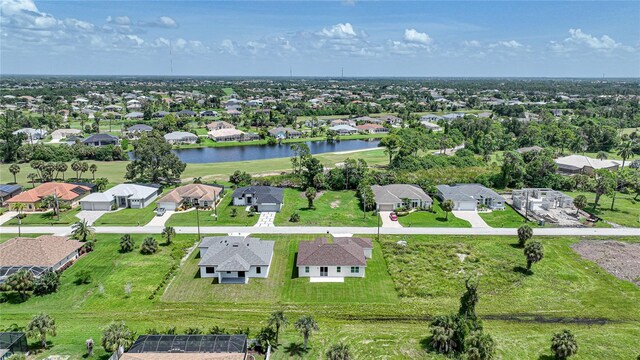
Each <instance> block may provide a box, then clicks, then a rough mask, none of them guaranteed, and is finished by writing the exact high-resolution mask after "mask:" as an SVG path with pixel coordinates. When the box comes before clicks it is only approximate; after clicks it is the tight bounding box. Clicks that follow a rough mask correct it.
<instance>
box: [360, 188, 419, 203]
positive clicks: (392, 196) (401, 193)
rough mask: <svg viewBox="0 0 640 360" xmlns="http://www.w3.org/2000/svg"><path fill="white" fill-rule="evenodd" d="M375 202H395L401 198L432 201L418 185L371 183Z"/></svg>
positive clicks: (400, 200)
mask: <svg viewBox="0 0 640 360" xmlns="http://www.w3.org/2000/svg"><path fill="white" fill-rule="evenodd" d="M371 190H372V191H373V195H374V197H375V199H376V204H397V203H399V202H402V199H405V198H409V199H411V200H414V199H420V200H422V201H432V199H431V197H429V195H427V193H425V192H424V190H422V189H421V188H420V187H419V186H417V185H408V184H391V185H385V186H380V185H373V186H371Z"/></svg>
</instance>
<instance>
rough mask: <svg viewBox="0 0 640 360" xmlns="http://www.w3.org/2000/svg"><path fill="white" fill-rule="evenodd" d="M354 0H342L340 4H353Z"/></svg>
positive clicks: (354, 3)
mask: <svg viewBox="0 0 640 360" xmlns="http://www.w3.org/2000/svg"><path fill="white" fill-rule="evenodd" d="M356 2H357V1H356V0H342V5H344V6H355V5H356Z"/></svg>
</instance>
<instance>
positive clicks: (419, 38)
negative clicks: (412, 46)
mask: <svg viewBox="0 0 640 360" xmlns="http://www.w3.org/2000/svg"><path fill="white" fill-rule="evenodd" d="M404 40H405V41H407V42H410V43H418V44H423V45H429V44H430V43H431V41H432V39H431V38H430V37H429V35H427V34H426V33H423V32H418V31H417V30H416V29H405V30H404Z"/></svg>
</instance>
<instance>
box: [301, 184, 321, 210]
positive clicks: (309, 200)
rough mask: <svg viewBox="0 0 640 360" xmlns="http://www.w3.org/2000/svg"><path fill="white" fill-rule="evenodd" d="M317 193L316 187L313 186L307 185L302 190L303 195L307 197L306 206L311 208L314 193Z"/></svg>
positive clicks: (314, 196)
mask: <svg viewBox="0 0 640 360" xmlns="http://www.w3.org/2000/svg"><path fill="white" fill-rule="evenodd" d="M317 194H318V192H317V191H316V188H314V187H308V188H307V190H306V191H305V192H304V195H305V196H306V197H307V203H308V208H309V209H313V208H314V207H313V200H314V199H315V198H316V195H317Z"/></svg>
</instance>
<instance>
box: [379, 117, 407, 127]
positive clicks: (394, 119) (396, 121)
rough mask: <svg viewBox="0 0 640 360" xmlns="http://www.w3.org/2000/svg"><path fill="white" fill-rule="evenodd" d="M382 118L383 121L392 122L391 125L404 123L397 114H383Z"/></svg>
mask: <svg viewBox="0 0 640 360" xmlns="http://www.w3.org/2000/svg"><path fill="white" fill-rule="evenodd" d="M380 119H381V120H382V121H384V122H386V123H387V124H391V125H399V124H402V119H401V118H399V117H397V116H393V115H385V116H381V117H380Z"/></svg>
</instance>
